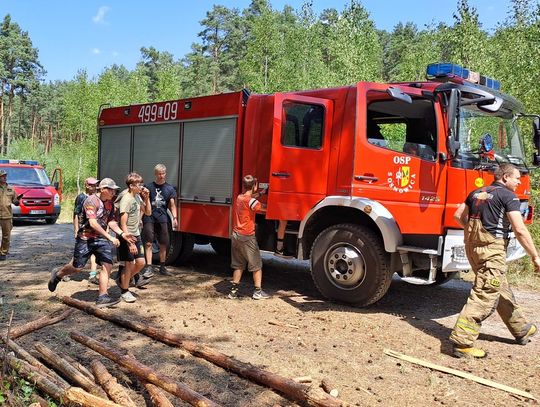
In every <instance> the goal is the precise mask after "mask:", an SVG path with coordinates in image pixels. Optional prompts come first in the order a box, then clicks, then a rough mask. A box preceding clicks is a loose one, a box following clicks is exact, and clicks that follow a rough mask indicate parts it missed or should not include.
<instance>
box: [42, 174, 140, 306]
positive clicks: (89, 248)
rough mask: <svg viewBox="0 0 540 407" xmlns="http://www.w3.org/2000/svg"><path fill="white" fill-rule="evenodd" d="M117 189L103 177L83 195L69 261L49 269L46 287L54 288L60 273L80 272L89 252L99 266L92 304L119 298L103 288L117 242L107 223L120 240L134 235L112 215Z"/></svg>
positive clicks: (130, 238)
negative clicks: (81, 211) (108, 230)
mask: <svg viewBox="0 0 540 407" xmlns="http://www.w3.org/2000/svg"><path fill="white" fill-rule="evenodd" d="M117 189H119V187H118V186H117V185H116V183H115V182H114V181H113V180H112V179H111V178H103V179H102V180H101V182H100V183H99V185H98V191H99V192H97V193H96V194H94V195H90V196H89V197H88V198H86V200H85V201H84V204H83V218H82V219H83V221H82V225H81V227H80V228H79V232H78V233H77V238H76V240H75V247H74V249H73V263H71V262H70V263H68V264H66V265H65V266H63V267H62V268H60V269H59V270H57V269H53V270H52V272H51V278H50V279H49V283H48V288H49V291H51V292H54V291H56V288H57V286H58V284H59V283H60V281H61V280H62V277H64V276H67V275H71V274H75V273H79V272H81V271H82V269H83V267H84V266H85V264H86V263H87V262H88V259H89V258H90V256H91V255H92V254H93V255H95V256H96V262H97V264H99V265H101V266H102V267H103V270H102V271H101V272H100V273H99V295H98V297H97V299H96V306H97V307H98V308H104V307H110V306H112V305H114V304H117V303H118V302H119V301H120V299H119V298H114V299H113V298H111V297H110V296H109V294H108V292H107V290H108V286H109V276H110V274H111V270H112V264H113V259H112V246H113V245H114V246H116V247H118V246H119V245H120V241H119V240H118V238H117V237H114V236H112V235H111V234H109V232H107V227H109V229H110V230H112V231H113V232H114V233H116V235H117V236H119V237H120V238H122V239H124V240H128V241H130V242H133V241H134V240H135V239H134V238H133V237H132V236H131V235H130V234H129V233H124V232H123V231H122V229H120V227H118V223H117V222H116V220H115V218H114V208H113V202H112V199H113V198H114V196H115V194H116V190H117Z"/></svg>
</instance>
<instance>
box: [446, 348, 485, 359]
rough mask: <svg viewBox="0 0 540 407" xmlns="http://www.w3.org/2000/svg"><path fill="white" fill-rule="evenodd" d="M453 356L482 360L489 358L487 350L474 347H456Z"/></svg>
mask: <svg viewBox="0 0 540 407" xmlns="http://www.w3.org/2000/svg"><path fill="white" fill-rule="evenodd" d="M453 355H454V356H455V357H457V358H476V359H482V358H485V357H486V356H487V353H486V351H485V350H483V349H480V348H475V347H473V346H471V347H467V346H454V350H453Z"/></svg>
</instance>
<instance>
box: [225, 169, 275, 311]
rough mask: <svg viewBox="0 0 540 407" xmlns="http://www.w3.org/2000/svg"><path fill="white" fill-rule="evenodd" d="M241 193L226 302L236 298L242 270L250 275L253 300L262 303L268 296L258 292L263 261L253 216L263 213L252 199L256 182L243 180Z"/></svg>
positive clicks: (246, 178) (246, 177)
mask: <svg viewBox="0 0 540 407" xmlns="http://www.w3.org/2000/svg"><path fill="white" fill-rule="evenodd" d="M242 186H243V189H244V192H243V193H242V194H240V195H238V197H237V198H236V203H235V211H234V215H233V233H232V236H231V267H232V269H233V270H234V272H233V281H232V287H231V292H230V293H229V295H228V297H229V298H238V284H239V283H240V279H241V278H242V273H243V272H244V269H245V268H246V266H247V268H248V271H249V272H251V273H253V283H254V285H255V291H254V292H253V296H252V297H253V299H255V300H264V299H267V298H269V297H270V296H269V295H268V294H267V293H265V292H264V291H263V290H262V289H261V285H262V260H261V253H260V251H259V245H258V244H257V238H256V237H255V214H256V212H257V211H260V210H263V209H264V208H263V205H262V204H261V203H260V202H259V201H257V200H256V199H255V197H256V196H258V195H259V194H257V178H255V177H253V176H252V175H246V176H245V177H244V178H243V179H242Z"/></svg>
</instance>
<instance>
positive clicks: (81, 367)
mask: <svg viewBox="0 0 540 407" xmlns="http://www.w3.org/2000/svg"><path fill="white" fill-rule="evenodd" d="M62 357H63V358H64V359H66V360H67V361H68V362H69V363H71V365H72V366H73V367H74V368H75V369H77V370H78V371H79V372H81V373H82V374H83V375H85V376H86V377H87V378H88V380H90V381H92V382H94V383H97V382H96V378H95V377H94V375H93V373H92V372H91V371H90V370H88V369H87V368H86V366H84V365H83V364H82V363H80V362H79V361H78V360H75V359H73V358H72V357H71V356H69V355H68V354H66V353H63V354H62Z"/></svg>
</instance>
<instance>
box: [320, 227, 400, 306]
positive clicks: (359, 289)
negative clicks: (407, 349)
mask: <svg viewBox="0 0 540 407" xmlns="http://www.w3.org/2000/svg"><path fill="white" fill-rule="evenodd" d="M392 274H393V272H392V271H391V270H390V265H389V256H388V255H387V253H386V251H385V250H384V246H383V243H382V242H381V241H380V239H379V238H378V237H377V236H376V235H375V234H374V233H373V232H372V231H371V230H369V229H367V228H366V227H364V226H360V225H355V224H350V223H343V224H339V225H334V226H330V227H329V228H327V229H325V230H323V231H322V232H321V233H320V234H319V236H317V238H316V239H315V241H314V242H313V246H312V249H311V276H312V278H313V282H314V283H315V286H316V287H317V289H318V290H319V291H320V293H321V294H322V295H323V296H324V297H326V298H328V299H330V300H335V301H339V302H345V303H349V304H354V305H356V306H360V307H365V306H368V305H371V304H373V303H374V302H376V301H378V300H380V299H381V298H382V297H383V296H384V294H386V292H387V291H388V288H389V287H390V283H391V282H392Z"/></svg>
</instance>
